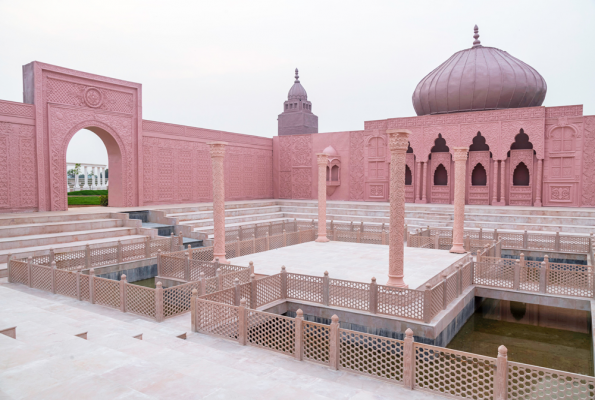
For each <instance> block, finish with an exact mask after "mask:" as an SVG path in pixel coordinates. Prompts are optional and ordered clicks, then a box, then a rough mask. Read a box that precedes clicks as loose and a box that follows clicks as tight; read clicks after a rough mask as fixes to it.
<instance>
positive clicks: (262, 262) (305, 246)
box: [230, 241, 464, 289]
mask: <svg viewBox="0 0 595 400" xmlns="http://www.w3.org/2000/svg"><path fill="white" fill-rule="evenodd" d="M462 257H464V254H453V253H449V252H448V251H446V250H431V249H419V248H413V247H405V283H407V284H408V285H409V287H410V288H411V289H417V288H418V287H420V286H422V285H423V284H424V283H426V282H427V281H428V280H430V279H431V278H432V277H434V276H435V275H437V274H439V273H440V272H442V271H443V270H444V269H446V268H447V267H448V266H449V265H451V264H453V263H454V262H456V261H457V260H460V259H461V258H462ZM230 261H231V262H232V264H235V265H242V266H248V264H249V262H250V261H252V262H254V272H255V273H256V274H263V275H273V274H276V273H278V272H279V271H281V266H282V265H285V268H286V269H287V271H288V272H293V273H296V274H304V275H315V276H322V275H324V271H328V272H329V276H330V277H331V278H335V279H344V280H350V281H357V282H370V279H372V277H375V278H376V282H377V283H378V284H380V285H385V284H386V282H387V280H388V246H382V245H377V244H363V243H347V242H332V241H331V242H328V243H316V242H307V243H302V244H298V245H295V246H288V247H283V248H280V249H276V250H271V251H265V252H263V253H256V254H250V255H247V256H243V257H237V258H234V259H232V260H230Z"/></svg>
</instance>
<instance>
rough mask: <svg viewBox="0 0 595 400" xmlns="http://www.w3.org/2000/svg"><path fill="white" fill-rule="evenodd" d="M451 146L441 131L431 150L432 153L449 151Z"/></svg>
mask: <svg viewBox="0 0 595 400" xmlns="http://www.w3.org/2000/svg"><path fill="white" fill-rule="evenodd" d="M449 151H450V148H449V147H448V146H447V145H446V139H444V138H443V137H442V134H441V133H439V134H438V137H437V138H436V140H434V146H433V147H432V149H431V150H430V152H432V153H448V152H449Z"/></svg>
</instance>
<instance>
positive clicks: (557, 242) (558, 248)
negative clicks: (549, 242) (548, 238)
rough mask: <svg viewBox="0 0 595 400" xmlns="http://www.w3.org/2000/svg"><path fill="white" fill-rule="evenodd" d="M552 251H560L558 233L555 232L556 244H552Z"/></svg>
mask: <svg viewBox="0 0 595 400" xmlns="http://www.w3.org/2000/svg"><path fill="white" fill-rule="evenodd" d="M554 250H555V251H560V232H556V242H555V244H554Z"/></svg>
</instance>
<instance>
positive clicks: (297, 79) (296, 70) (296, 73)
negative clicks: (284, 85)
mask: <svg viewBox="0 0 595 400" xmlns="http://www.w3.org/2000/svg"><path fill="white" fill-rule="evenodd" d="M299 82H300V75H299V74H298V69H297V68H296V69H295V83H299Z"/></svg>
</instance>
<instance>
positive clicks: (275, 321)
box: [247, 310, 295, 355]
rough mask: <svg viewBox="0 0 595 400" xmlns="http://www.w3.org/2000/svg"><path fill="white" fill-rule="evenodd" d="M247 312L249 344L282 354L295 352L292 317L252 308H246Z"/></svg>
mask: <svg viewBox="0 0 595 400" xmlns="http://www.w3.org/2000/svg"><path fill="white" fill-rule="evenodd" d="M247 314H248V316H247V325H248V327H247V342H248V343H249V344H251V345H252V346H257V347H263V348H266V349H268V350H273V351H277V352H280V353H284V354H290V355H293V354H294V353H295V321H294V319H293V318H289V317H284V316H282V315H276V314H270V313H267V312H262V311H254V310H248V312H247Z"/></svg>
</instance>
